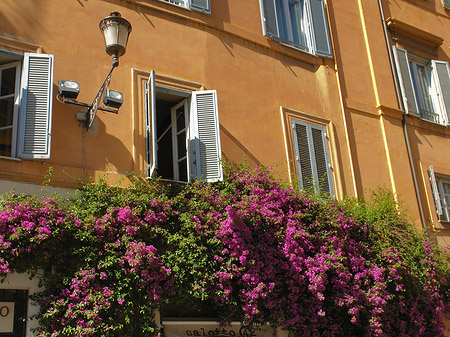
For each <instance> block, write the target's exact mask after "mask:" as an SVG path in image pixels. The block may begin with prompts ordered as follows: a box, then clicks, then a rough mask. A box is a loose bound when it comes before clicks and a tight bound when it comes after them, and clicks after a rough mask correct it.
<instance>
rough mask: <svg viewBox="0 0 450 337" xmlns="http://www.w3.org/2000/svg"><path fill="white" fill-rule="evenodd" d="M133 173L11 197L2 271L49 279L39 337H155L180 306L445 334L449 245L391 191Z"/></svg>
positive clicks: (191, 312)
mask: <svg viewBox="0 0 450 337" xmlns="http://www.w3.org/2000/svg"><path fill="white" fill-rule="evenodd" d="M132 181H133V184H132V186H130V187H129V188H120V187H117V186H108V185H107V184H106V183H105V182H103V181H100V182H99V183H97V184H92V185H91V184H88V185H85V186H84V187H83V188H82V189H81V190H80V191H79V193H78V194H77V196H76V198H73V199H71V200H61V199H45V200H37V199H36V198H33V197H23V196H21V197H14V196H8V197H5V198H4V199H3V200H2V202H1V205H0V206H1V207H0V273H1V275H2V277H3V278H4V277H5V276H6V275H7V273H11V272H26V273H30V274H31V275H35V276H36V277H39V278H40V280H41V282H42V284H43V285H44V286H45V291H43V292H42V293H40V294H38V295H37V296H35V298H34V300H35V301H36V302H37V303H38V305H39V306H40V308H41V311H40V314H39V315H38V317H36V319H38V320H39V322H40V328H39V331H38V333H39V335H40V336H130V337H131V336H133V337H136V336H153V335H154V336H157V335H159V334H160V333H161V331H160V330H159V329H158V325H157V324H156V323H157V322H155V312H156V310H162V313H163V314H165V313H167V314H170V313H171V312H172V313H173V308H177V309H176V310H175V311H176V312H177V314H178V315H181V316H197V317H198V316H201V315H203V314H204V312H205V311H206V312H207V313H208V314H209V315H214V316H215V317H216V318H217V320H218V321H220V322H222V323H223V324H226V323H227V322H231V321H232V320H233V321H236V320H237V321H240V322H241V323H242V324H243V325H245V326H252V327H255V326H256V327H257V326H260V325H263V324H270V325H271V326H273V327H274V328H275V327H276V328H282V329H286V330H288V331H290V332H291V333H293V334H294V335H297V336H442V335H443V325H442V314H443V310H444V308H445V306H446V305H447V304H448V286H449V283H448V279H449V278H448V277H449V270H448V264H447V260H446V257H445V254H444V253H443V252H442V251H441V250H440V249H439V248H437V247H436V246H435V245H433V244H432V243H431V242H430V240H429V239H428V238H426V237H425V236H424V235H422V234H421V233H419V232H417V231H416V230H415V229H414V228H413V227H412V225H411V222H410V221H409V219H408V218H407V216H406V215H405V214H404V213H402V212H399V211H398V209H399V205H398V204H397V203H396V201H395V200H394V199H393V198H392V196H391V195H390V194H389V193H388V192H386V191H383V190H378V191H376V192H374V193H373V197H372V199H371V200H369V201H364V200H350V199H348V200H345V201H344V202H336V201H334V200H331V199H330V200H328V199H327V198H323V197H317V196H314V195H310V194H307V193H302V192H299V191H296V190H294V189H291V188H288V187H285V186H283V184H281V183H280V182H278V181H277V180H276V179H275V178H274V177H273V175H272V174H271V172H270V170H267V169H262V168H259V169H256V170H255V171H253V172H251V171H249V170H247V169H244V168H233V169H230V168H228V169H227V172H226V174H225V179H224V181H222V182H217V183H200V182H196V183H193V184H186V185H181V186H180V185H176V186H169V185H165V184H162V183H160V182H159V181H158V180H150V181H146V180H145V179H138V178H133V179H132ZM171 310H172V311H171Z"/></svg>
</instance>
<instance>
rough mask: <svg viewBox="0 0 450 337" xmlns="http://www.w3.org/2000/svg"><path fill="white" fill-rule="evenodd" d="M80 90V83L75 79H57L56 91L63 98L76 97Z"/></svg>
mask: <svg viewBox="0 0 450 337" xmlns="http://www.w3.org/2000/svg"><path fill="white" fill-rule="evenodd" d="M79 92H80V84H79V83H78V82H76V81H68V80H58V93H59V95H60V96H62V97H64V98H73V99H76V98H77V97H78V94H79Z"/></svg>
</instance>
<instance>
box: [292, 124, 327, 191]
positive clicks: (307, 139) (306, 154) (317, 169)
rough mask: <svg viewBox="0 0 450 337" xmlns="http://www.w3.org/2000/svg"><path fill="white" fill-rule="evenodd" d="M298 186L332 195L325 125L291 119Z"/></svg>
mask: <svg viewBox="0 0 450 337" xmlns="http://www.w3.org/2000/svg"><path fill="white" fill-rule="evenodd" d="M292 130H293V139H294V149H295V160H296V164H297V173H298V178H299V183H300V187H301V188H303V189H308V190H314V191H315V192H316V193H318V192H321V193H326V194H329V195H334V189H333V180H332V174H331V165H330V157H329V153H328V145H327V138H326V132H325V127H323V126H320V125H316V124H312V123H308V122H305V121H301V120H298V119H292Z"/></svg>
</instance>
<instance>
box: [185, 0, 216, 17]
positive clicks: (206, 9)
mask: <svg viewBox="0 0 450 337" xmlns="http://www.w3.org/2000/svg"><path fill="white" fill-rule="evenodd" d="M189 4H190V7H191V9H193V10H194V11H198V12H203V13H208V14H211V4H210V0H189Z"/></svg>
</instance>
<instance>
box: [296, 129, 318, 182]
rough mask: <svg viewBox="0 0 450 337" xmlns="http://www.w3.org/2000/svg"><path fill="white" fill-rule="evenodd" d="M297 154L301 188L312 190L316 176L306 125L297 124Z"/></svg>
mask: <svg viewBox="0 0 450 337" xmlns="http://www.w3.org/2000/svg"><path fill="white" fill-rule="evenodd" d="M294 131H295V136H296V137H295V142H294V147H295V153H296V157H297V158H296V160H297V171H298V175H299V179H300V187H301V188H304V189H310V188H311V187H312V186H313V184H314V175H313V170H312V165H311V152H310V147H309V141H308V129H307V127H306V125H303V124H299V123H295V124H294Z"/></svg>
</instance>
